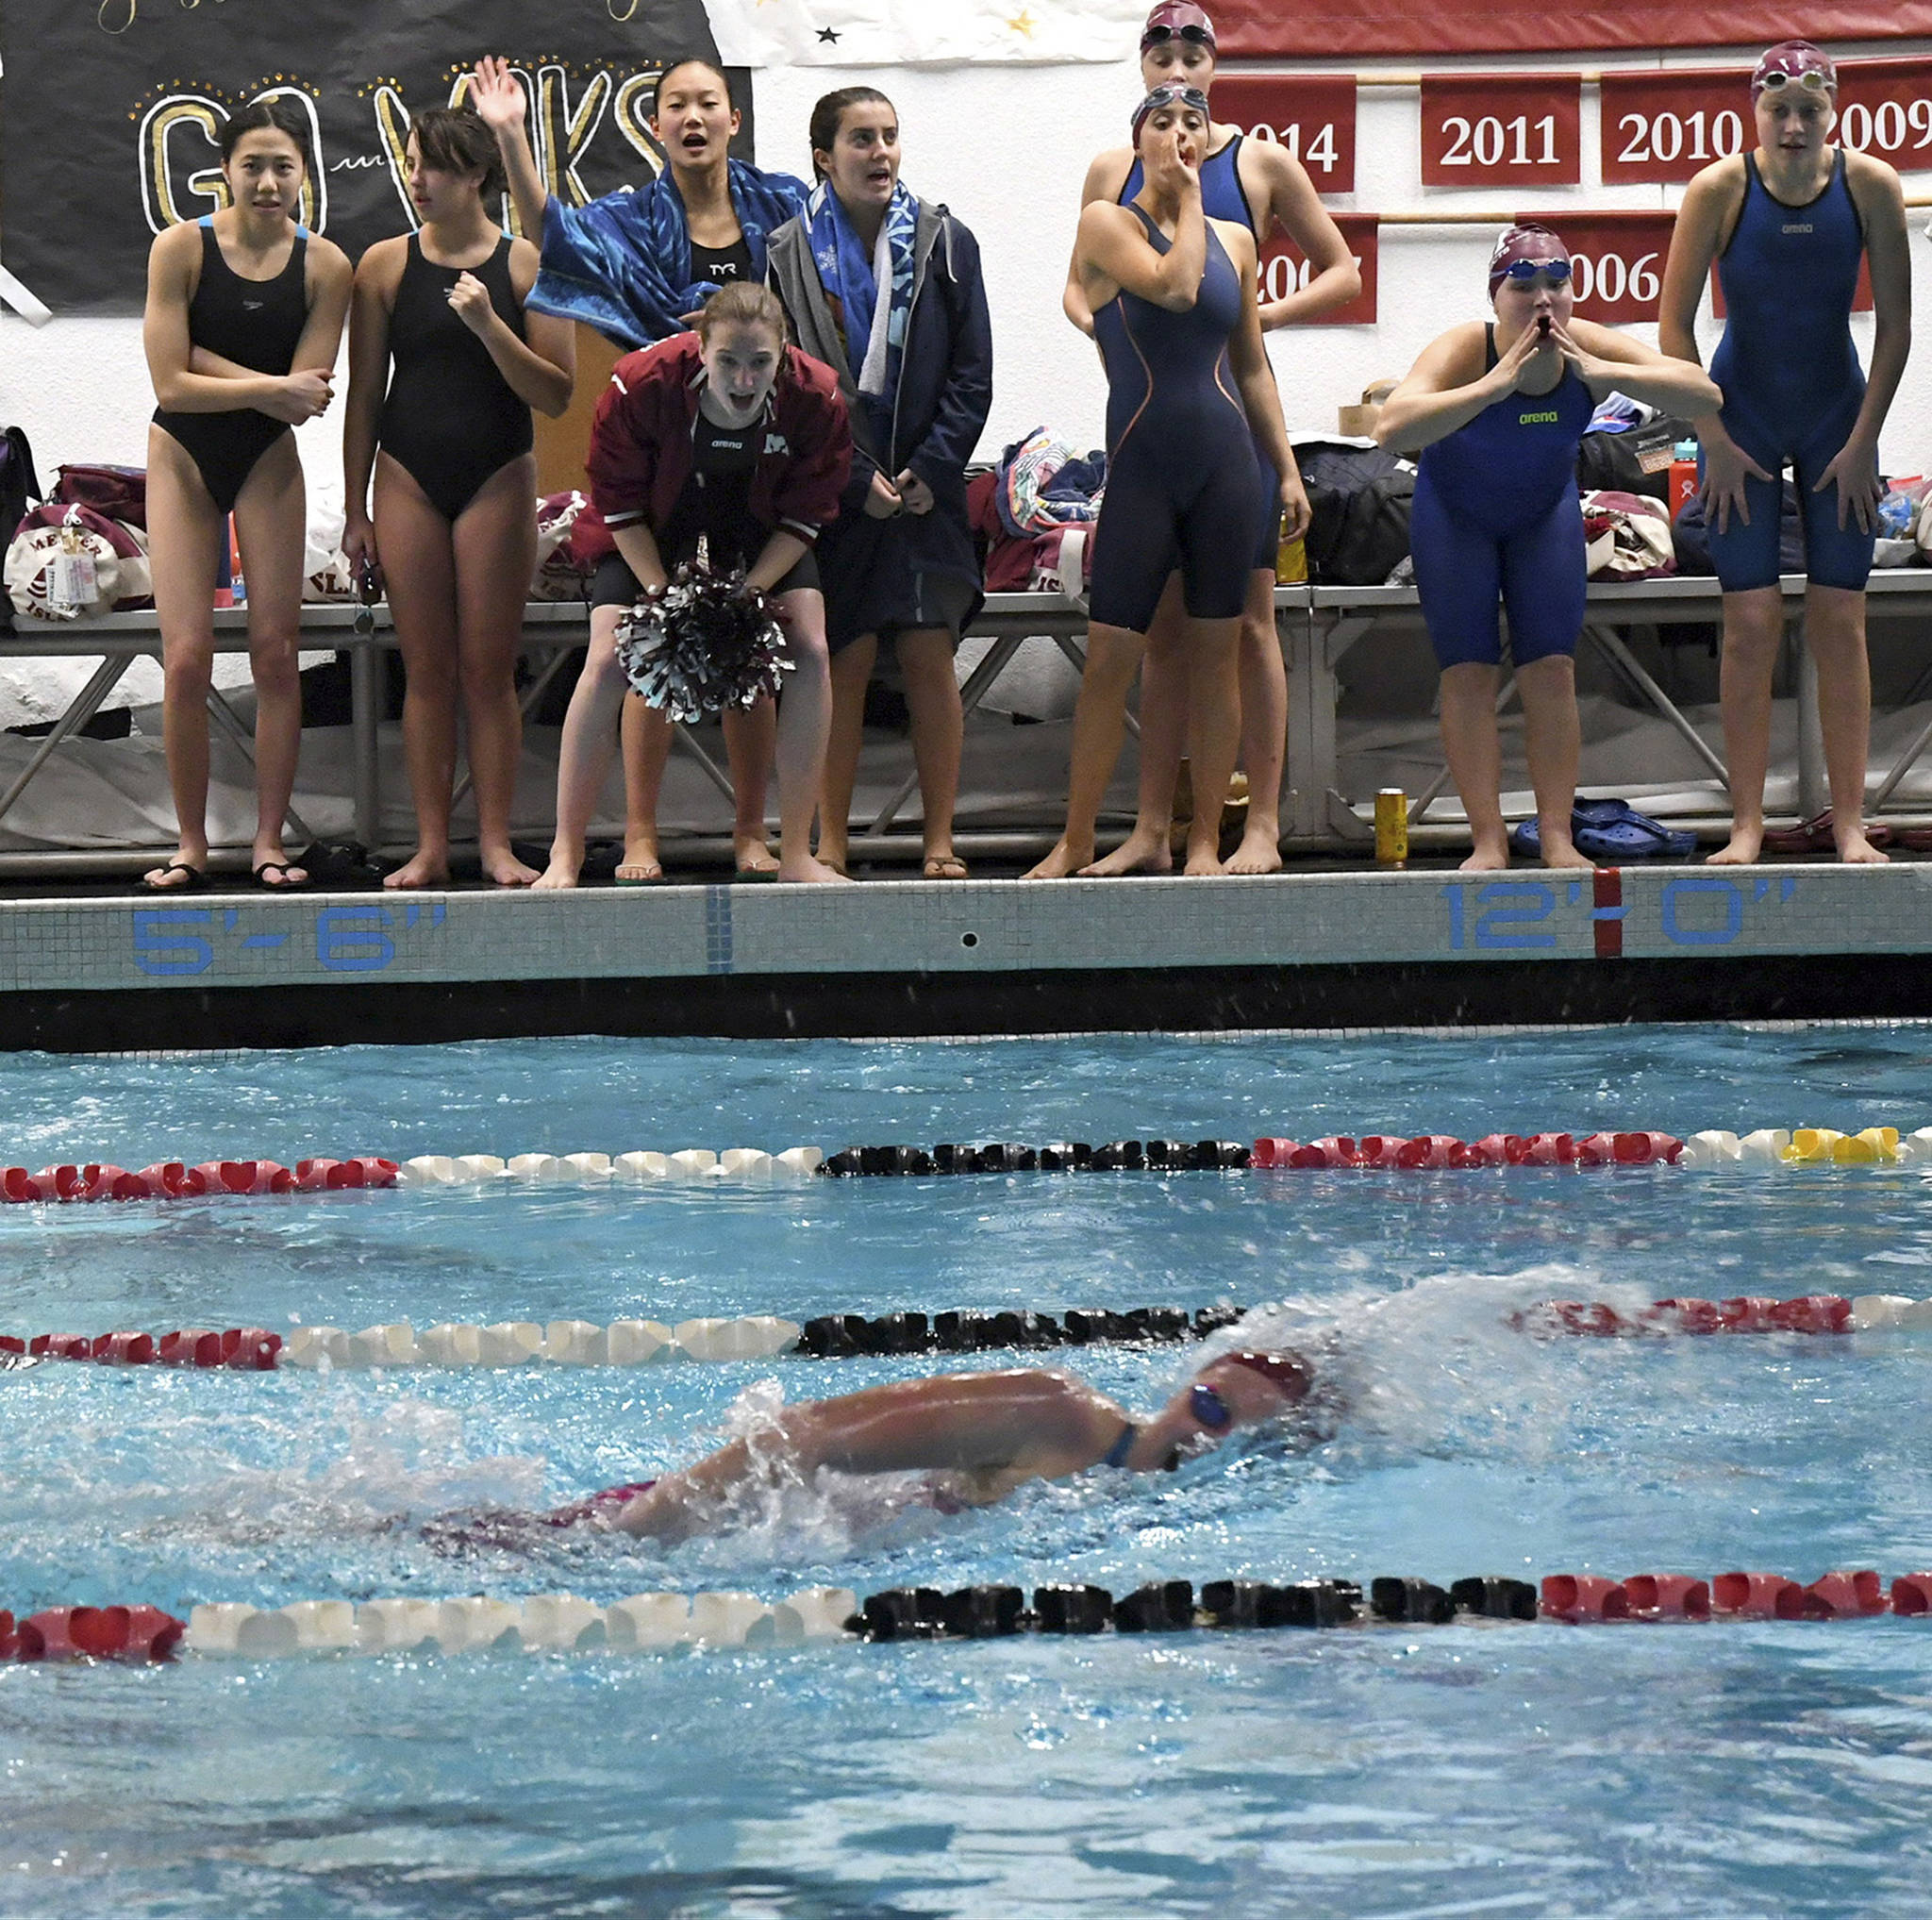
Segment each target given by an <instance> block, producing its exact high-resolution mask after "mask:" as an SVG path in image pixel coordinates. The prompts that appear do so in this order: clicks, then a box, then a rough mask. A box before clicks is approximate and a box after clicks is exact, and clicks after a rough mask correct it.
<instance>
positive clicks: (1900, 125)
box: [1837, 54, 1932, 173]
mask: <svg viewBox="0 0 1932 1920" xmlns="http://www.w3.org/2000/svg"><path fill="white" fill-rule="evenodd" d="M1837 137H1838V138H1839V139H1840V140H1841V141H1843V142H1844V143H1845V145H1847V146H1848V147H1850V148H1851V150H1852V151H1853V152H1854V153H1860V154H1871V155H1872V156H1873V157H1874V159H1881V160H1884V161H1885V162H1886V163H1887V164H1888V165H1889V166H1894V167H1896V168H1897V169H1898V170H1899V171H1900V172H1901V173H1924V172H1927V171H1928V170H1932V58H1926V57H1925V56H1924V55H1923V54H1922V55H1921V56H1920V57H1919V58H1917V59H1910V60H1858V61H1857V62H1854V63H1851V64H1843V65H1840V68H1839V70H1838V130H1837Z"/></svg>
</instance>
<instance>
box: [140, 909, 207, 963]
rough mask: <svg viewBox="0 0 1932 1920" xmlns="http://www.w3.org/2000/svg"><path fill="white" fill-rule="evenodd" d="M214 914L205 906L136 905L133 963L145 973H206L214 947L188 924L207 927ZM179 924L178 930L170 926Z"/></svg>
mask: <svg viewBox="0 0 1932 1920" xmlns="http://www.w3.org/2000/svg"><path fill="white" fill-rule="evenodd" d="M213 917H214V916H213V915H212V914H211V913H209V912H208V910H207V909H206V908H202V909H199V910H196V909H192V908H166V909H158V908H151V909H138V910H136V912H135V915H134V963H135V965H136V966H138V967H139V968H140V969H141V970H142V973H144V974H205V973H207V972H208V968H209V967H211V966H213V965H214V963H215V950H214V948H213V947H212V946H210V945H209V944H208V942H207V941H206V940H204V939H203V938H202V937H201V935H200V934H198V933H190V932H188V931H187V930H186V929H187V928H189V927H207V926H208V925H209V923H210V922H211V921H212V919H213ZM175 927H179V928H181V929H182V930H181V931H180V932H172V931H170V929H171V928H175Z"/></svg>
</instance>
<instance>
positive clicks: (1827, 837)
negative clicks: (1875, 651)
mask: <svg viewBox="0 0 1932 1920" xmlns="http://www.w3.org/2000/svg"><path fill="white" fill-rule="evenodd" d="M1751 97H1752V101H1753V107H1754V112H1755V115H1756V121H1757V148H1756V150H1755V151H1754V152H1751V153H1745V154H1738V155H1734V156H1732V157H1731V158H1730V159H1723V160H1719V161H1717V162H1716V163H1715V164H1713V165H1711V166H1708V167H1706V168H1705V170H1704V171H1703V172H1702V173H1701V174H1699V175H1697V177H1696V178H1695V179H1694V180H1692V181H1691V185H1690V186H1689V187H1688V188H1687V189H1686V190H1685V193H1684V204H1683V206H1682V208H1681V209H1679V211H1678V214H1677V224H1676V226H1675V228H1674V232H1673V235H1672V240H1671V257H1670V262H1669V265H1668V267H1667V268H1666V270H1665V274H1664V290H1663V304H1662V306H1661V309H1659V313H1658V329H1657V338H1658V340H1659V341H1660V342H1661V343H1662V344H1663V346H1664V347H1665V349H1666V350H1667V351H1668V352H1671V353H1674V354H1680V355H1682V356H1683V357H1684V358H1685V359H1695V358H1696V356H1697V339H1696V331H1695V325H1696V318H1697V309H1698V305H1699V302H1700V300H1701V298H1702V296H1703V292H1704V286H1705V282H1706V280H1707V278H1708V277H1709V274H1710V266H1711V262H1712V260H1713V259H1715V260H1716V262H1717V270H1718V277H1719V279H1720V281H1721V282H1722V284H1723V287H1724V307H1725V311H1726V318H1725V321H1724V339H1723V340H1722V341H1721V342H1719V345H1718V349H1717V353H1716V354H1715V356H1714V357H1713V358H1712V359H1711V372H1712V373H1713V374H1714V375H1715V376H1717V379H1718V383H1719V384H1720V385H1721V386H1722V387H1723V389H1724V410H1723V412H1722V413H1721V414H1719V413H1711V414H1707V415H1706V416H1704V417H1702V418H1700V419H1699V420H1698V422H1697V437H1698V440H1699V442H1700V444H1701V447H1702V459H1701V470H1702V475H1703V480H1704V499H1705V509H1706V514H1707V519H1708V522H1709V526H1710V554H1711V559H1713V560H1715V561H1716V563H1717V571H1718V577H1719V579H1720V580H1721V581H1722V582H1723V583H1724V667H1723V672H1722V676H1721V678H1720V681H1719V699H1720V704H1721V706H1722V709H1723V712H1724V761H1725V764H1726V766H1727V767H1728V768H1729V771H1730V788H1731V839H1730V843H1729V844H1728V845H1727V846H1725V847H1724V849H1723V850H1722V851H1721V852H1719V853H1716V854H1713V855H1712V856H1711V858H1712V859H1713V860H1718V861H1721V862H1726V863H1731V862H1749V861H1753V860H1757V855H1758V851H1759V848H1760V846H1761V845H1762V843H1763V840H1764V776H1765V773H1766V771H1767V769H1768V766H1769V762H1770V758H1771V681H1772V672H1773V669H1774V666H1775V665H1776V662H1777V659H1778V655H1779V652H1780V650H1781V648H1782V646H1783V643H1784V624H1785V616H1784V605H1783V599H1782V596H1781V594H1780V593H1779V591H1778V517H1779V506H1780V502H1781V496H1782V493H1783V474H1784V468H1785V465H1786V463H1787V461H1789V462H1790V464H1791V466H1792V468H1793V469H1794V471H1795V474H1796V476H1797V486H1798V501H1799V505H1800V507H1801V508H1802V509H1803V512H1804V520H1805V554H1806V572H1807V575H1808V576H1809V580H1808V585H1807V590H1806V595H1805V641H1806V644H1807V646H1808V647H1809V648H1810V650H1811V655H1812V658H1813V659H1815V660H1816V661H1817V663H1818V717H1819V721H1820V724H1821V726H1822V728H1823V730H1824V763H1825V770H1826V772H1827V773H1828V775H1829V776H1830V780H1831V812H1830V813H1829V815H1827V816H1825V817H1824V819H1821V820H1818V821H1812V822H1808V823H1807V830H1808V832H1809V833H1810V834H1812V835H1815V836H1816V838H1817V839H1818V840H1819V841H1820V842H1821V843H1833V844H1835V845H1836V846H1837V848H1838V857H1839V858H1840V860H1855V861H1871V860H1883V859H1884V858H1885V856H1884V855H1883V854H1882V853H1880V852H1879V851H1878V850H1877V849H1876V848H1875V847H1874V845H1873V844H1872V843H1871V841H1870V840H1869V839H1868V838H1867V837H1866V834H1865V826H1864V812H1865V756H1866V751H1867V748H1868V746H1869V744H1870V734H1871V726H1872V682H1871V672H1870V668H1869V665H1868V663H1867V660H1866V656H1865V576H1866V575H1867V573H1868V572H1869V571H1870V569H1871V565H1872V543H1873V526H1874V512H1875V509H1876V507H1877V503H1878V501H1879V499H1880V498H1881V497H1882V489H1881V488H1880V486H1879V482H1878V435H1879V431H1880V429H1881V428H1882V427H1883V426H1884V424H1885V416H1886V413H1887V411H1888V409H1890V406H1891V401H1892V396H1893V395H1894V394H1895V393H1896V392H1897V391H1898V383H1899V378H1900V376H1901V375H1902V374H1903V373H1904V372H1905V363H1906V355H1907V351H1908V350H1909V349H1910V346H1911V316H1912V275H1911V260H1910V258H1909V249H1908V246H1907V237H1906V216H1905V200H1904V196H1903V194H1902V192H1900V188H1899V178H1898V175H1896V174H1895V173H1893V172H1892V170H1891V169H1890V167H1889V166H1887V165H1886V164H1885V162H1884V161H1883V160H1880V159H1874V157H1873V156H1871V155H1869V154H1855V153H1849V152H1847V151H1846V150H1845V149H1844V148H1843V147H1841V146H1840V147H1832V146H1830V145H1828V144H1827V141H1828V138H1829V136H1830V133H1831V128H1832V124H1833V121H1834V119H1835V118H1836V102H1837V97H1838V74H1837V71H1836V69H1835V68H1834V67H1833V66H1832V63H1831V61H1830V59H1829V58H1827V57H1826V56H1825V55H1824V54H1823V53H1821V52H1820V51H1819V49H1818V48H1817V47H1815V46H1813V45H1811V43H1810V42H1808V41H1786V42H1782V43H1781V44H1780V45H1777V46H1774V47H1773V48H1772V49H1771V50H1770V51H1769V52H1768V53H1766V54H1765V55H1764V57H1763V58H1761V59H1760V60H1759V61H1758V63H1757V72H1756V74H1755V75H1753V77H1752V82H1751ZM1861 255H1862V256H1863V257H1864V258H1865V259H1868V260H1869V262H1870V265H1871V270H1872V293H1873V304H1874V308H1875V309H1876V312H1875V318H1876V323H1877V324H1876V328H1875V330H1874V336H1873V343H1872V376H1871V378H1870V380H1869V381H1868V380H1867V379H1866V377H1865V376H1864V374H1863V373H1862V372H1861V371H1860V369H1859V366H1858V355H1857V348H1856V347H1854V345H1853V344H1852V333H1851V310H1852V301H1853V297H1854V294H1855V292H1856V290H1857V281H1858V262H1859V259H1860V256H1861Z"/></svg>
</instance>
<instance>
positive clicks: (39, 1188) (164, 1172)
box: [0, 1154, 398, 1206]
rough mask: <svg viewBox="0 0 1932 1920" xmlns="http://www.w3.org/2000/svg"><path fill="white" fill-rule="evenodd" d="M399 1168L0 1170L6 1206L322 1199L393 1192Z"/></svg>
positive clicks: (351, 1164) (345, 1163)
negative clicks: (223, 1197)
mask: <svg viewBox="0 0 1932 1920" xmlns="http://www.w3.org/2000/svg"><path fill="white" fill-rule="evenodd" d="M397 1171H398V1169H397V1166H396V1162H395V1161H394V1160H384V1159H382V1158H381V1157H380V1156H379V1155H375V1154H362V1155H358V1156H357V1157H355V1158H353V1159H350V1160H297V1161H296V1162H295V1165H294V1167H293V1168H292V1169H291V1168H289V1167H285V1166H283V1165H282V1164H281V1163H280V1162H279V1161H276V1160H205V1161H204V1162H203V1163H202V1164H201V1165H200V1166H194V1167H192V1166H188V1165H187V1164H185V1163H184V1162H183V1161H181V1160H157V1161H156V1162H155V1163H154V1165H152V1166H148V1167H143V1168H142V1170H141V1171H140V1172H139V1173H129V1172H128V1171H127V1169H126V1168H125V1167H118V1166H115V1165H113V1164H111V1163H110V1162H108V1161H104V1160H90V1161H88V1162H86V1163H85V1164H84V1165H62V1166H51V1167H42V1169H41V1171H40V1172H39V1173H37V1174H33V1173H29V1172H27V1170H26V1169H25V1167H0V1201H7V1202H10V1203H12V1204H13V1205H15V1206H25V1205H28V1204H30V1203H32V1202H35V1201H50V1200H51V1201H58V1202H61V1203H68V1202H74V1201H88V1200H193V1199H199V1198H200V1197H201V1196H202V1195H203V1194H287V1193H291V1192H292V1193H304V1194H321V1193H334V1192H337V1191H339V1190H341V1189H343V1188H349V1187H392V1186H394V1185H395V1183H396V1176H397Z"/></svg>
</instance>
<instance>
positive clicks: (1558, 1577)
mask: <svg viewBox="0 0 1932 1920" xmlns="http://www.w3.org/2000/svg"><path fill="white" fill-rule="evenodd" d="M1538 1611H1540V1612H1541V1614H1542V1616H1543V1618H1544V1619H1545V1620H1562V1621H1567V1622H1568V1623H1569V1624H1570V1625H1571V1626H1573V1627H1574V1626H1580V1625H1581V1624H1582V1623H1583V1622H1584V1621H1586V1620H1627V1619H1629V1617H1630V1601H1629V1597H1628V1596H1627V1595H1626V1594H1624V1586H1623V1582H1622V1581H1621V1580H1612V1579H1607V1578H1605V1577H1604V1576H1603V1575H1601V1574H1549V1575H1546V1576H1545V1577H1544V1579H1543V1583H1542V1596H1541V1602H1540V1604H1539V1608H1538Z"/></svg>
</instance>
